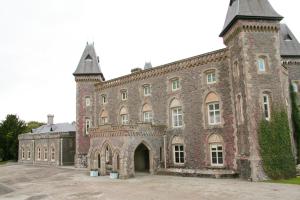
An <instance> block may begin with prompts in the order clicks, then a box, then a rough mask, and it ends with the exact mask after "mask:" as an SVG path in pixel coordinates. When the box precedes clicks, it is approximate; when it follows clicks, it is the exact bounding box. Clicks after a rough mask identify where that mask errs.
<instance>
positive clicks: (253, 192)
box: [0, 165, 300, 200]
mask: <svg viewBox="0 0 300 200" xmlns="http://www.w3.org/2000/svg"><path fill="white" fill-rule="evenodd" d="M0 199H14V200H18V199H26V200H38V199H53V200H57V199H72V200H76V199H84V200H89V199H100V200H102V199H103V200H104V199H105V200H144V199H147V200H152V199H153V200H160V199H164V200H177V199H178V200H183V199H184V200H186V199H195V200H196V199H197V200H216V199H222V200H238V199H243V200H248V199H253V200H254V199H255V200H264V199H270V200H271V199H272V200H276V199H280V200H285V199H286V200H299V199H300V186H297V185H281V184H270V183H250V182H246V181H241V180H239V179H206V178H184V177H174V176H150V175H142V174H141V175H138V176H137V177H136V178H132V179H128V180H111V179H109V177H89V176H88V173H87V171H86V170H78V169H74V168H70V169H67V168H48V167H36V166H24V165H4V166H0Z"/></svg>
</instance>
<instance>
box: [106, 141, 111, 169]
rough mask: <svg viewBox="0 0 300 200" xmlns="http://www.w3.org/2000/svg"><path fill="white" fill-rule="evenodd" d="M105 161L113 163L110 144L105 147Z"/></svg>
mask: <svg viewBox="0 0 300 200" xmlns="http://www.w3.org/2000/svg"><path fill="white" fill-rule="evenodd" d="M105 163H106V164H109V165H111V164H112V150H111V148H110V146H109V145H107V146H106V147H105Z"/></svg>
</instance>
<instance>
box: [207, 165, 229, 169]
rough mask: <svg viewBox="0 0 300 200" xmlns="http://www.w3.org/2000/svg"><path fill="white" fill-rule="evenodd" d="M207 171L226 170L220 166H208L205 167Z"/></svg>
mask: <svg viewBox="0 0 300 200" xmlns="http://www.w3.org/2000/svg"><path fill="white" fill-rule="evenodd" d="M206 168H207V169H226V167H225V166H224V165H222V166H217V165H216V166H208V167H206Z"/></svg>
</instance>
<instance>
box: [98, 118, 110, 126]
mask: <svg viewBox="0 0 300 200" xmlns="http://www.w3.org/2000/svg"><path fill="white" fill-rule="evenodd" d="M100 121H101V124H103V125H104V124H107V123H108V117H101V119H100Z"/></svg>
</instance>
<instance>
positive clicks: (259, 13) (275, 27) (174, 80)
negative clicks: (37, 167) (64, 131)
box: [19, 0, 300, 180]
mask: <svg viewBox="0 0 300 200" xmlns="http://www.w3.org/2000/svg"><path fill="white" fill-rule="evenodd" d="M282 19H283V17H282V16H281V15H279V14H278V13H277V12H276V11H275V10H274V9H273V7H272V6H271V4H270V3H269V1H268V0H230V3H229V8H228V13H227V16H226V19H225V24H224V27H223V29H222V30H221V34H220V37H222V38H223V41H224V44H225V46H226V47H225V48H224V49H219V50H216V51H212V52H209V53H205V54H202V55H198V56H194V57H190V58H186V59H183V60H179V61H175V62H172V63H169V64H165V65H162V66H157V67H152V66H151V64H150V63H146V64H145V67H144V69H140V68H136V69H133V70H132V71H131V74H128V75H125V76H122V77H119V78H116V79H112V80H105V78H104V75H103V73H102V72H101V69H100V65H99V59H98V57H97V55H96V52H95V49H94V45H93V44H87V45H86V48H85V50H84V52H83V55H82V57H81V59H80V62H79V64H78V67H77V69H76V71H75V72H74V73H73V75H74V76H75V81H76V137H75V141H76V142H75V155H74V158H75V160H74V163H75V166H76V167H88V168H90V169H95V170H99V172H100V174H101V175H105V174H107V173H108V172H110V171H118V172H119V175H120V177H121V178H129V177H132V176H134V175H135V173H136V172H137V171H143V172H149V173H151V174H154V173H170V174H172V173H173V174H174V173H182V174H194V175H211V174H213V175H233V174H239V175H240V177H242V178H247V179H248V178H252V179H253V180H261V179H264V178H265V173H264V171H263V168H262V161H261V158H260V154H259V144H258V136H257V134H258V133H257V129H258V123H259V121H260V120H261V119H262V118H265V119H266V120H270V118H271V113H272V109H273V108H274V107H275V106H281V107H284V108H285V109H286V110H287V112H288V113H289V114H290V112H291V110H290V97H289V84H290V83H292V84H293V86H294V89H295V90H298V80H299V81H300V44H299V42H298V41H297V39H296V38H295V36H294V35H293V33H292V32H291V31H290V29H289V28H288V27H287V25H285V24H281V23H280V21H281V20H282ZM30 134H32V133H29V134H25V135H30ZM41 134H42V133H41ZM22 137H25V136H24V135H23V136H22ZM31 140H32V139H31ZM49 140H51V138H50V139H49ZM291 140H292V141H294V140H293V136H292V133H291ZM23 142H25V140H24V139H22V138H20V147H21V146H22V143H23ZM294 146H295V145H294ZM32 151H36V149H33V150H32ZM293 151H294V152H295V150H294V149H293ZM19 154H20V155H22V149H21V148H20V153H19ZM295 154H296V153H295ZM20 155H19V160H20V162H22V156H20ZM57 156H58V157H57V158H59V155H57ZM295 156H296V155H295ZM33 159H35V158H33Z"/></svg>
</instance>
